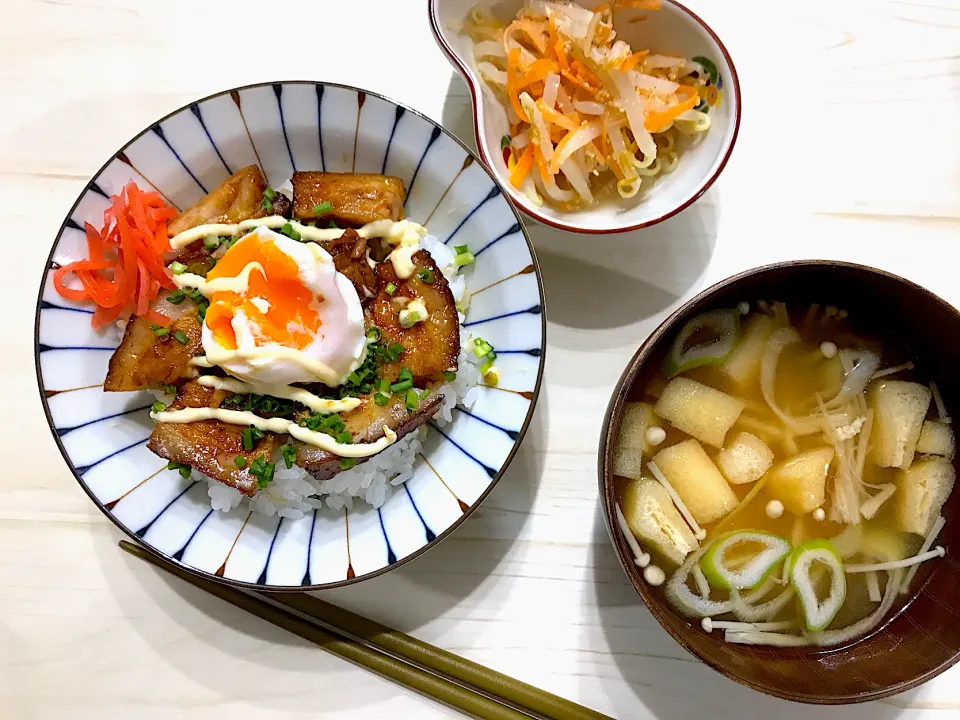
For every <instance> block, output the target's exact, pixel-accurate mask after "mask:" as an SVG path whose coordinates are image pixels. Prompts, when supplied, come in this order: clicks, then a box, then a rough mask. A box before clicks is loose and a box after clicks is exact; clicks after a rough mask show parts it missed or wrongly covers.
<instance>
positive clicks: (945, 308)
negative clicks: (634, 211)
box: [599, 260, 960, 704]
mask: <svg viewBox="0 0 960 720" xmlns="http://www.w3.org/2000/svg"><path fill="white" fill-rule="evenodd" d="M760 300H767V301H782V302H785V303H786V304H787V305H788V306H789V307H807V306H809V305H811V304H813V303H819V304H820V306H821V307H823V306H825V305H827V304H829V305H832V306H834V307H836V308H842V309H845V310H847V311H848V312H849V314H850V317H851V318H859V319H860V321H861V322H863V323H864V324H865V325H867V326H869V327H873V328H875V329H880V330H881V331H882V332H883V334H884V337H885V338H887V339H888V340H889V341H890V342H891V343H893V344H895V345H897V346H902V349H903V350H904V351H906V352H907V353H908V354H909V357H911V358H913V359H914V360H915V361H916V363H917V367H919V368H924V371H925V373H927V374H928V375H929V377H935V378H936V379H937V381H938V383H939V385H940V391H941V394H942V397H943V400H944V402H945V404H946V406H947V407H950V406H956V405H957V403H960V381H958V379H957V376H956V373H955V372H954V368H955V366H956V363H957V361H958V358H960V313H958V311H957V310H956V309H955V308H954V307H952V306H951V305H950V304H948V303H947V302H945V301H943V300H941V299H940V298H938V297H937V296H935V295H933V294H932V293H930V292H928V291H927V290H925V289H923V288H922V287H919V286H918V285H915V284H913V283H911V282H909V281H907V280H904V279H903V278H900V277H897V276H895V275H892V274H890V273H887V272H883V271H881V270H876V269H873V268H869V267H865V266H861V265H854V264H849V263H837V262H827V261H817V260H808V261H798V262H786V263H781V264H777V265H770V266H766V267H761V268H757V269H753V270H749V271H747V272H744V273H742V274H740V275H736V276H734V277H731V278H729V279H727V280H724V281H722V282H720V283H718V284H717V285H714V286H713V287H711V288H709V289H707V290H706V291H704V292H703V293H701V294H700V295H698V296H697V297H695V298H694V299H692V300H690V301H689V302H688V303H686V304H685V305H684V306H683V307H682V308H680V309H679V310H678V311H677V312H675V313H674V314H673V315H671V316H670V317H669V318H668V319H667V320H666V321H664V322H663V324H661V325H660V327H659V328H657V330H656V331H655V332H654V333H653V334H652V335H651V336H650V337H649V338H647V340H646V341H644V342H643V344H642V345H641V346H640V349H639V350H638V351H637V353H636V354H635V355H634V357H633V359H632V360H631V361H630V363H629V364H628V366H627V368H626V370H625V371H624V373H623V376H622V377H621V379H620V381H619V383H618V384H617V387H616V390H615V391H614V393H613V397H612V398H611V401H610V405H609V408H608V410H607V416H606V419H605V422H604V426H603V429H602V432H601V440H600V453H599V481H600V496H601V502H602V505H603V514H604V519H605V521H606V524H607V529H608V531H609V533H610V537H611V540H612V542H613V546H614V549H615V551H616V554H617V557H618V558H619V560H620V564H621V565H622V567H623V569H624V571H625V572H626V574H627V576H628V578H629V579H630V582H631V583H632V584H633V586H634V588H635V589H636V591H637V593H638V594H639V595H640V597H641V598H643V601H644V602H645V603H646V605H647V607H648V608H649V610H650V612H651V613H653V615H654V617H656V619H657V620H658V621H659V622H660V624H661V625H663V627H664V628H665V629H666V630H667V632H669V633H670V634H671V635H672V636H673V637H674V639H675V640H677V642H679V643H680V644H681V645H682V646H683V647H684V648H686V649H687V650H688V651H690V652H691V653H693V654H694V655H696V656H697V657H698V658H700V659H701V660H703V661H704V662H705V663H707V664H708V665H709V666H710V667H712V668H714V669H715V670H717V671H719V672H721V673H723V674H724V675H726V676H727V677H729V678H731V679H733V680H736V681H737V682H739V683H741V684H743V685H745V686H747V687H750V688H753V689H755V690H759V691H761V692H764V693H768V694H770V695H775V696H778V697H781V698H785V699H788V700H794V701H798V702H806V703H817V704H845V703H854V702H864V701H867V700H876V699H879V698H883V697H887V696H889V695H893V694H895V693H899V692H902V691H904V690H907V689H910V688H913V687H916V686H917V685H920V684H921V683H923V682H925V681H926V680H929V679H930V678H932V677H934V676H936V675H938V674H939V673H941V672H943V671H944V670H946V669H947V668H948V667H950V666H951V665H953V664H954V663H956V662H957V660H958V659H960V624H958V622H957V620H958V616H960V612H958V610H957V607H956V602H955V600H956V598H957V597H958V596H960V565H958V564H957V561H956V558H955V556H953V554H952V553H953V550H954V549H955V548H956V541H957V539H958V536H960V525H958V523H957V518H958V513H960V496H958V495H956V494H954V495H952V496H951V497H950V498H949V500H948V501H947V504H946V506H945V507H944V509H943V515H944V517H945V518H946V525H945V527H944V529H943V531H942V532H941V534H940V536H939V539H938V543H939V544H940V545H943V546H944V547H945V548H946V557H945V558H944V559H943V560H942V561H938V562H935V563H931V564H929V566H925V567H923V568H922V569H921V571H920V574H919V575H918V577H917V582H916V584H915V585H914V586H911V587H912V593H913V595H912V597H910V599H909V601H908V602H907V604H906V605H905V606H904V607H903V608H902V609H901V610H900V611H899V612H897V613H895V614H893V615H892V616H889V617H888V618H887V619H886V621H885V622H884V623H883V624H881V625H880V626H879V627H878V628H876V629H875V630H873V631H872V632H871V633H870V634H868V635H867V636H865V637H864V638H862V639H860V640H856V641H853V642H848V643H847V644H846V645H842V646H838V647H830V648H817V647H770V646H760V645H742V644H734V643H729V642H726V641H725V640H724V639H723V633H722V632H716V631H715V632H713V633H708V632H705V631H704V630H703V629H702V628H701V625H700V622H699V621H697V620H689V619H687V618H685V617H683V616H681V615H680V614H679V613H678V612H677V611H676V610H675V609H674V608H673V606H672V605H670V604H669V603H668V601H667V600H666V598H665V596H664V593H663V588H657V587H651V586H650V585H649V584H647V583H646V582H645V581H644V578H643V574H642V571H641V569H640V568H639V567H637V565H636V564H635V562H634V557H633V553H632V551H631V549H630V547H629V546H628V543H627V540H626V538H625V536H624V534H623V532H622V531H621V529H620V526H619V524H618V521H617V517H616V507H617V506H616V503H617V496H616V489H615V483H614V475H613V457H614V450H615V445H616V443H617V439H618V437H619V432H620V426H621V423H622V422H623V417H624V406H625V404H626V403H627V402H628V401H630V400H635V399H639V397H640V396H641V392H642V388H643V387H645V386H646V384H647V382H648V381H649V380H650V379H651V378H653V377H655V376H657V375H658V373H659V371H660V368H661V366H662V363H663V360H664V357H665V356H666V354H667V351H668V349H669V347H670V345H671V344H672V342H673V339H674V337H675V336H676V334H677V332H678V330H679V329H680V328H681V327H683V325H684V324H685V323H686V322H687V321H688V320H690V319H691V318H693V317H695V316H697V315H699V314H701V313H703V312H706V311H711V310H716V309H720V308H733V307H737V305H738V304H739V303H741V302H744V301H746V302H750V303H756V302H757V301H760ZM956 463H957V461H956V460H954V465H955V466H956Z"/></svg>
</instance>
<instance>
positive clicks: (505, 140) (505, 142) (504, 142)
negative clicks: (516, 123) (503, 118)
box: [500, 135, 510, 150]
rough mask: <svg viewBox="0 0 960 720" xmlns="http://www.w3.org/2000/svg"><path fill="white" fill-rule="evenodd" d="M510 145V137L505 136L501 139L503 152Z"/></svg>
mask: <svg viewBox="0 0 960 720" xmlns="http://www.w3.org/2000/svg"><path fill="white" fill-rule="evenodd" d="M509 145H510V136H509V135H504V136H503V137H502V138H500V149H501V150H503V149H504V148H505V147H507V146H509Z"/></svg>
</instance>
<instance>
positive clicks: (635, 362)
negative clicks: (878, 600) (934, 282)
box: [597, 259, 960, 705]
mask: <svg viewBox="0 0 960 720" xmlns="http://www.w3.org/2000/svg"><path fill="white" fill-rule="evenodd" d="M818 266H820V267H831V268H833V267H840V268H848V269H852V270H860V271H866V272H868V273H872V274H875V275H880V276H883V277H886V278H888V279H891V280H894V281H897V282H899V283H902V284H904V285H906V286H907V287H908V288H909V289H911V290H913V291H918V292H919V293H920V294H921V295H923V296H925V297H926V298H927V299H928V300H931V301H933V302H935V303H938V304H940V305H941V306H943V307H944V308H945V309H946V310H948V311H949V312H951V313H953V314H954V315H957V316H960V311H958V310H957V308H955V307H954V306H953V305H951V304H950V303H948V302H947V301H946V300H944V299H943V298H941V297H940V296H939V295H936V294H935V293H933V292H931V291H930V290H927V289H926V288H925V287H923V286H921V285H918V284H917V283H915V282H913V281H912V280H908V279H907V278H904V277H902V276H900V275H897V274H895V273H891V272H888V271H886V270H881V269H879V268H876V267H872V266H870V265H863V264H860V263H852V262H843V261H838V260H825V259H819V260H817V259H809V260H788V261H783V262H776V263H770V264H768V265H761V266H758V267H755V268H750V269H748V270H744V271H742V272H739V273H737V274H735V275H731V276H730V277H727V278H725V279H723V280H720V281H719V282H717V283H714V284H713V285H711V286H710V287H708V288H706V289H705V290H703V291H701V292H699V293H697V295H695V296H694V297H692V298H691V299H690V300H688V301H686V302H685V303H683V304H682V305H681V306H680V307H679V308H677V309H676V310H675V311H674V312H672V313H671V314H670V315H669V317H667V318H666V319H665V320H664V321H663V322H661V323H660V325H658V326H657V328H656V330H654V331H653V332H652V333H650V335H649V336H648V337H647V338H646V339H645V340H644V341H643V343H641V345H640V347H639V348H638V349H637V351H636V352H635V353H634V354H633V357H632V358H631V359H630V361H629V362H628V363H627V366H626V368H625V369H624V371H623V373H622V374H621V376H620V379H619V380H618V381H617V385H616V387H615V388H614V391H613V393H612V395H611V397H610V402H609V404H608V405H607V410H606V413H605V415H604V419H603V425H602V426H601V428H600V447H599V452H598V453H597V474H598V482H599V490H600V502H601V505H602V507H603V521H604V524H605V525H606V528H607V535H608V537H609V538H610V542H611V544H612V545H613V547H614V551H615V552H616V555H617V560H618V562H619V563H620V566H621V568H622V569H623V571H624V574H626V576H627V578H628V579H629V580H630V584H631V585H632V586H633V588H634V590H635V591H636V592H637V594H638V595H639V596H640V598H641V599H642V600H643V604H644V605H645V606H646V608H647V610H649V611H650V614H651V615H653V616H654V618H656V620H657V622H658V623H660V626H661V627H662V628H663V629H664V630H666V631H667V632H668V633H669V634H670V636H671V637H672V638H673V639H674V640H676V641H677V642H678V643H679V644H680V646H681V647H683V648H684V649H685V650H686V651H687V652H689V653H691V654H692V655H694V656H695V657H696V658H697V659H699V660H700V661H701V662H703V663H704V664H705V665H707V666H709V667H711V668H713V669H714V670H716V671H717V672H719V673H720V674H721V675H723V676H725V677H727V678H729V679H731V680H733V681H734V682H737V683H739V684H741V685H743V686H745V687H748V688H751V689H752V690H756V691H758V692H761V693H764V694H765V695H771V696H773V697H777V698H781V699H783V700H790V701H793V702H799V703H805V704H809V705H852V704H858V703H863V702H870V701H872V700H882V699H884V698H888V697H891V696H892V695H897V694H899V693H902V692H905V691H907V690H911V689H913V688H916V687H919V686H920V685H922V684H924V683H925V682H927V681H928V680H932V679H933V678H935V677H937V676H938V675H940V674H942V673H943V672H944V671H946V670H948V669H950V668H951V667H953V666H954V665H956V664H957V662H958V661H960V648H958V649H956V650H954V653H953V656H952V657H951V658H950V659H948V660H946V661H944V662H943V663H941V664H940V665H938V666H937V667H936V668H934V669H932V670H928V671H927V672H925V673H922V674H921V675H919V676H917V677H916V678H914V679H912V680H908V681H905V682H901V683H897V684H896V685H891V686H889V687H885V688H882V689H878V690H872V691H866V692H863V693H860V694H857V695H842V696H826V697H821V696H813V695H805V694H800V693H790V692H781V691H779V690H777V689H775V688H772V687H768V686H765V685H762V684H760V683H757V682H754V681H753V680H752V679H751V678H749V677H746V676H743V675H740V674H738V673H737V672H735V671H734V670H732V669H730V668H727V667H726V666H724V665H722V664H720V663H716V662H713V661H712V660H710V659H709V658H707V657H705V656H704V655H702V654H701V653H700V652H698V651H697V650H696V648H694V647H693V646H691V645H690V644H689V643H687V641H686V639H685V638H684V637H683V635H681V634H680V633H678V632H675V631H674V629H673V628H672V627H670V625H669V624H668V623H666V622H665V618H666V613H665V612H664V611H663V610H662V609H661V608H660V607H659V606H656V605H653V604H651V603H648V602H647V592H649V590H648V588H647V587H646V585H644V584H643V583H642V582H640V580H639V578H638V577H637V575H636V573H635V572H634V571H633V570H632V568H633V563H632V562H628V558H629V557H630V555H629V547H627V543H626V540H624V539H623V537H621V533H620V532H619V529H618V530H616V531H615V530H614V528H615V527H616V524H615V523H614V521H613V517H612V514H611V508H612V506H613V504H614V497H613V487H614V485H613V474H612V471H611V472H608V469H609V468H611V467H612V465H613V446H614V443H615V441H616V438H614V437H613V429H614V428H616V427H619V424H620V420H621V418H622V415H623V406H624V404H625V403H626V400H627V397H628V396H629V393H630V390H631V389H632V387H633V383H634V381H635V380H636V377H637V375H638V373H639V371H640V368H641V367H642V366H643V364H644V363H645V362H646V361H647V359H648V358H649V355H650V353H651V351H652V350H653V348H654V347H655V346H656V345H657V343H659V342H660V340H661V339H662V338H663V337H664V335H666V334H668V333H669V332H670V331H671V330H672V329H673V326H674V325H675V324H676V322H677V321H678V320H679V319H680V318H682V317H683V316H684V315H686V314H687V313H688V312H689V310H690V308H691V307H692V306H694V305H697V304H700V303H702V302H704V301H705V300H707V299H708V298H709V297H710V296H712V295H714V294H716V293H717V292H718V291H720V290H723V289H725V288H728V287H730V286H732V285H735V284H737V283H739V282H740V281H742V280H745V279H746V278H749V277H754V276H756V275H761V274H763V273H767V272H770V271H773V270H782V269H784V268H796V267H818ZM614 420H616V422H614ZM901 611H902V610H901ZM894 617H895V615H891V616H890V617H888V618H887V620H886V622H885V623H884V625H885V624H886V623H887V622H890V621H891V620H892V619H893V618H894ZM882 629H883V626H881V627H880V628H879V629H878V631H879V630H882Z"/></svg>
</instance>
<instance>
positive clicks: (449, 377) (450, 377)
mask: <svg viewBox="0 0 960 720" xmlns="http://www.w3.org/2000/svg"><path fill="white" fill-rule="evenodd" d="M443 379H444V380H446V381H447V382H453V381H454V380H456V379H457V373H456V372H455V371H453V370H444V371H443Z"/></svg>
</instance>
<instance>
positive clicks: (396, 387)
mask: <svg viewBox="0 0 960 720" xmlns="http://www.w3.org/2000/svg"><path fill="white" fill-rule="evenodd" d="M412 387H413V380H402V381H400V382H395V383H393V385H391V386H390V389H391V390H392V391H393V392H395V393H398V392H403V391H404V390H409V389H410V388H412Z"/></svg>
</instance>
